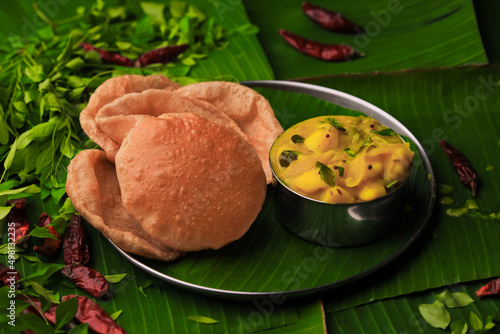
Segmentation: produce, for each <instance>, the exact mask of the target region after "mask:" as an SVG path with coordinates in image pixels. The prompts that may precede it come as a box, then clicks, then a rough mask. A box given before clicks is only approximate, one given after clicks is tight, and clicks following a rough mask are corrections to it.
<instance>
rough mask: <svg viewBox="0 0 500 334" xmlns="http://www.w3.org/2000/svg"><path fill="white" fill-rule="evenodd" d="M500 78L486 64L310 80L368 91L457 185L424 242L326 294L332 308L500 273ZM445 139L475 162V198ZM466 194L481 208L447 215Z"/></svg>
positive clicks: (441, 179)
mask: <svg viewBox="0 0 500 334" xmlns="http://www.w3.org/2000/svg"><path fill="white" fill-rule="evenodd" d="M499 79H500V67H499V66H497V65H486V66H468V67H462V68H451V69H440V70H415V71H408V72H398V73H390V74H374V75H361V76H348V77H345V76H344V77H330V78H316V79H310V80H307V81H308V82H310V83H315V84H320V85H324V86H327V87H331V88H335V89H339V90H341V91H345V92H348V93H351V94H353V95H356V96H358V97H360V98H363V99H365V100H367V101H369V102H371V103H373V104H375V105H377V106H379V107H380V108H382V109H384V110H386V111H387V112H389V113H390V114H391V115H393V116H395V117H396V118H398V119H399V120H400V121H401V122H402V123H403V124H406V125H407V126H408V128H409V129H410V130H411V131H412V133H413V134H414V135H415V136H416V137H417V138H418V139H419V140H420V142H421V143H422V144H423V146H424V147H425V149H426V151H427V154H428V156H429V158H430V160H431V163H432V165H433V167H434V171H435V173H436V182H437V184H438V187H439V185H449V186H451V188H452V191H451V192H450V193H446V194H445V193H441V194H438V196H439V198H438V202H439V201H440V199H441V198H442V197H449V198H451V199H453V201H454V203H453V204H451V205H444V204H441V205H438V207H437V209H436V211H435V213H434V215H433V217H432V219H431V221H430V223H429V226H428V230H427V231H426V232H424V235H423V237H422V238H421V239H419V242H417V244H415V245H414V247H412V248H411V249H410V251H409V252H408V253H406V254H404V255H403V256H402V257H400V258H399V259H398V260H397V261H395V262H393V263H391V265H390V266H388V267H386V268H384V269H383V270H381V271H379V272H377V273H376V274H375V275H374V276H371V277H370V279H369V280H366V281H364V282H359V284H356V291H357V292H356V293H355V294H350V293H349V292H347V293H342V294H341V295H339V294H335V295H332V296H330V297H327V298H326V300H327V302H326V303H325V304H326V307H327V309H328V310H339V309H343V308H347V307H351V306H354V305H358V304H362V303H367V302H369V301H371V300H377V299H382V298H387V297H391V296H397V295H401V294H405V293H410V292H414V291H422V290H426V289H429V288H435V287H439V286H443V285H450V284H456V283H461V282H467V281H473V280H476V279H482V278H488V277H492V276H499V275H500V266H499V265H498V257H497V256H496V255H495V254H497V253H498V252H497V249H498V245H499V244H500V239H499V238H500V221H499V220H498V216H497V213H498V212H499V211H500V205H499V203H498V198H499V188H498V169H494V170H492V169H493V168H492V167H491V166H499V165H500V153H499V152H500V150H499V149H498V147H499V139H500V134H499V132H498V129H499V128H500V122H499V120H498V118H497V117H495V115H496V114H497V113H498V107H497V106H498V104H499V102H500V94H499V88H498V87H499ZM441 139H446V140H447V141H449V142H450V143H452V144H453V145H454V146H456V147H458V148H459V149H460V150H462V152H464V154H465V155H466V156H467V157H468V158H469V159H470V161H471V162H472V164H473V166H474V168H475V170H476V172H477V173H478V175H479V178H480V179H481V180H482V182H481V186H480V190H479V192H478V194H477V195H476V196H475V197H474V196H472V194H471V191H470V189H469V188H467V187H466V186H464V185H463V184H461V182H460V180H459V177H458V174H457V173H456V171H455V170H454V169H453V167H452V166H451V164H450V163H449V161H448V160H447V158H446V156H445V155H444V153H443V152H442V151H441V148H440V146H439V141H440V140H441ZM488 166H490V167H489V168H488ZM468 199H474V200H475V201H476V202H477V204H478V206H479V210H477V212H474V211H470V212H468V214H465V215H463V216H458V217H452V216H450V215H448V214H446V210H448V209H450V208H458V207H461V206H463V205H464V203H465V201H466V200H468ZM342 296H345V298H342Z"/></svg>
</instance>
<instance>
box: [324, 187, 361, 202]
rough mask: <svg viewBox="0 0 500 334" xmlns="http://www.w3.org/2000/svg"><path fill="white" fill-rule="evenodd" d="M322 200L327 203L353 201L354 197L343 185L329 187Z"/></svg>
mask: <svg viewBox="0 0 500 334" xmlns="http://www.w3.org/2000/svg"><path fill="white" fill-rule="evenodd" d="M321 200H322V201H323V202H326V203H353V202H354V197H352V196H351V194H350V193H349V192H348V191H347V190H345V189H343V188H341V187H337V186H335V187H331V188H329V189H327V190H326V191H325V193H324V195H323V196H322V197H321Z"/></svg>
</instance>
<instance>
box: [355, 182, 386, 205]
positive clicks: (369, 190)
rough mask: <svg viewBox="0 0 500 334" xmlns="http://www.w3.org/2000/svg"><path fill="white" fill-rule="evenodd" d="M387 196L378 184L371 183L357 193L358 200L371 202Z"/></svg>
mask: <svg viewBox="0 0 500 334" xmlns="http://www.w3.org/2000/svg"><path fill="white" fill-rule="evenodd" d="M385 194H387V191H386V189H385V187H384V186H383V185H381V184H380V183H371V184H368V185H366V186H364V187H363V188H362V189H361V191H360V192H359V198H360V199H361V200H363V201H371V200H374V199H376V198H379V197H382V196H384V195H385Z"/></svg>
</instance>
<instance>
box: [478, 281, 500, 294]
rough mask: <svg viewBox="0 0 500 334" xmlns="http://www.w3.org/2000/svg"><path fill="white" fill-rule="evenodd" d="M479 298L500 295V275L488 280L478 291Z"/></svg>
mask: <svg viewBox="0 0 500 334" xmlns="http://www.w3.org/2000/svg"><path fill="white" fill-rule="evenodd" d="M476 295H477V296H478V298H482V297H486V296H493V295H500V277H499V278H497V279H494V280H492V281H490V282H488V283H487V284H486V285H484V286H482V287H481V288H480V289H479V290H477V291H476Z"/></svg>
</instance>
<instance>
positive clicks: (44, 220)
mask: <svg viewBox="0 0 500 334" xmlns="http://www.w3.org/2000/svg"><path fill="white" fill-rule="evenodd" d="M51 221H52V219H51V218H50V216H49V215H48V214H46V213H42V214H41V215H40V218H39V220H38V226H40V227H47V226H48V227H47V229H48V230H49V232H50V233H52V234H53V235H54V236H55V237H56V238H57V240H55V239H52V238H45V239H43V245H41V246H34V247H33V250H34V251H35V252H37V253H40V254H43V255H46V256H53V255H54V254H55V253H56V252H57V250H58V249H59V247H60V246H61V243H62V238H61V236H60V235H59V233H57V231H56V229H55V228H54V227H53V226H49V225H50V223H51Z"/></svg>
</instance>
